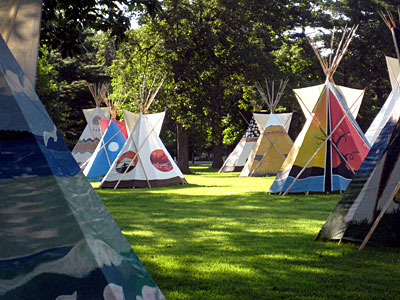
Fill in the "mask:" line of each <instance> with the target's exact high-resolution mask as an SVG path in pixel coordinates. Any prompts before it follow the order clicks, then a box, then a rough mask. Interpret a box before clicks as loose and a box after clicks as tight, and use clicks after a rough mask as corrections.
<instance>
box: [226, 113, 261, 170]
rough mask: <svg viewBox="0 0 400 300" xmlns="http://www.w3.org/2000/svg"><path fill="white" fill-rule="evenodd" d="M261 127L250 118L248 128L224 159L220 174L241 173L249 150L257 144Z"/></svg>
mask: <svg viewBox="0 0 400 300" xmlns="http://www.w3.org/2000/svg"><path fill="white" fill-rule="evenodd" d="M260 130H261V127H259V125H258V124H257V121H256V120H255V119H254V117H253V118H251V120H250V123H249V127H247V130H246V132H245V133H244V135H243V136H242V138H241V139H240V141H239V143H238V144H237V145H236V147H235V149H233V151H232V152H231V154H229V156H228V157H227V158H226V160H225V162H224V164H223V165H222V167H221V169H220V170H219V172H220V173H224V172H240V171H242V169H243V167H244V165H245V164H246V160H247V158H248V157H249V155H250V153H251V150H253V148H254V146H255V145H256V143H257V140H258V137H259V136H260Z"/></svg>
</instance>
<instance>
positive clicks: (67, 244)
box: [0, 36, 165, 300]
mask: <svg viewBox="0 0 400 300" xmlns="http://www.w3.org/2000/svg"><path fill="white" fill-rule="evenodd" d="M0 53H1V55H0V191H1V192H0V245H1V246H0V300H11V299H12V300H25V299H41V300H55V299H74V300H86V299H90V300H94V299H99V300H100V299H101V300H103V299H134V300H137V299H165V298H164V296H163V294H162V293H161V291H160V290H159V288H158V287H157V285H156V284H155V283H154V281H153V280H152V279H151V277H150V276H149V274H148V273H147V271H146V269H145V268H144V266H143V265H142V263H141V262H140V260H139V259H138V258H137V256H136V255H135V253H134V251H133V250H132V248H131V247H130V245H129V243H128V242H127V240H126V239H125V238H124V236H123V235H122V233H121V231H120V229H119V228H118V226H117V224H116V223H115V221H114V220H113V218H112V217H111V215H110V214H109V212H108V211H107V209H106V208H105V206H104V204H103V203H102V202H101V200H100V198H99V197H98V196H97V194H96V192H95V191H94V190H93V189H92V188H91V186H90V184H89V183H88V181H87V179H86V178H85V176H84V175H83V174H82V172H81V171H80V169H79V167H78V165H77V163H76V162H75V160H74V159H73V157H72V155H71V153H70V151H69V150H68V149H67V147H66V145H65V143H64V141H63V139H62V137H61V135H60V133H59V132H58V130H57V128H56V127H55V125H54V123H53V122H52V120H51V119H50V117H49V115H48V114H47V112H46V110H45V108H44V107H43V105H42V103H41V102H40V100H39V98H38V97H37V95H36V94H35V92H34V89H33V88H32V85H31V83H30V81H29V80H28V79H27V77H26V76H25V75H24V73H23V72H22V70H21V68H20V66H19V65H18V63H17V62H16V60H15V59H14V57H13V55H12V54H11V52H10V51H9V49H8V48H7V46H6V44H5V42H4V40H3V39H2V38H1V36H0Z"/></svg>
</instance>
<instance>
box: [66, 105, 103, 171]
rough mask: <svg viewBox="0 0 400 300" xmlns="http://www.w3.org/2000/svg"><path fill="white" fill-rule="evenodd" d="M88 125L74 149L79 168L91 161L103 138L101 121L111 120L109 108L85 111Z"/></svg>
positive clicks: (73, 153) (73, 154)
mask: <svg viewBox="0 0 400 300" xmlns="http://www.w3.org/2000/svg"><path fill="white" fill-rule="evenodd" d="M83 114H84V116H85V119H86V122H87V125H86V127H85V129H84V130H83V132H82V134H81V136H80V137H79V140H78V142H77V143H76V145H75V147H74V149H72V156H73V157H74V158H75V160H76V162H77V163H78V165H79V166H82V165H83V164H84V163H85V162H86V161H88V160H89V159H90V157H91V156H92V154H93V153H94V151H95V150H96V147H97V145H98V144H99V142H100V139H101V136H102V130H101V126H100V119H109V118H110V112H109V110H108V108H107V107H101V108H100V107H96V108H90V109H83Z"/></svg>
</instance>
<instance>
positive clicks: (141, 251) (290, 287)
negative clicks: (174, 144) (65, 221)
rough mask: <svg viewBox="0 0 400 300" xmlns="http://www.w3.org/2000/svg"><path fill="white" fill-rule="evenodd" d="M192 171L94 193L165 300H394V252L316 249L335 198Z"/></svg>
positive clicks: (397, 280) (398, 270) (399, 268)
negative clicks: (175, 181)
mask: <svg viewBox="0 0 400 300" xmlns="http://www.w3.org/2000/svg"><path fill="white" fill-rule="evenodd" d="M191 170H192V172H193V174H192V175H187V176H186V179H187V181H188V182H189V184H188V185H185V186H174V187H167V188H153V189H130V190H127V189H125V190H116V191H114V190H97V191H98V193H99V195H100V197H101V198H102V200H103V201H104V202H105V204H106V206H107V208H108V209H109V210H110V212H111V214H112V215H113V217H114V218H115V220H116V222H117V223H118V224H119V226H120V228H121V230H122V232H123V233H124V234H125V236H126V237H127V239H128V240H129V242H130V243H131V245H132V248H133V249H134V251H135V252H136V254H137V255H138V256H139V258H140V259H141V261H142V262H143V263H144V265H145V266H146V268H147V270H148V271H149V273H150V274H151V276H152V277H153V279H154V280H155V281H156V282H157V284H158V285H159V287H160V288H161V290H162V291H163V293H164V294H165V296H166V298H167V299H169V300H174V299H176V300H178V299H179V300H180V299H182V300H183V299H186V300H196V299H197V300H219V299H221V300H222V299H223V300H233V299H235V300H255V299H257V300H258V299H381V300H383V299H385V300H387V299H400V249H397V248H374V247H367V248H366V249H364V250H363V251H358V246H359V245H355V244H350V243H345V244H340V245H339V244H337V243H333V242H320V241H318V242H315V241H313V239H314V237H315V236H316V234H317V233H318V231H319V230H320V228H321V226H322V225H323V224H324V221H325V219H326V218H327V216H328V215H329V213H330V212H331V211H332V209H333V208H334V206H335V205H336V203H337V201H338V200H339V198H340V195H338V194H335V195H309V196H306V195H291V196H285V197H283V196H276V195H268V194H267V193H266V192H267V190H268V188H269V186H270V185H271V184H272V182H273V178H272V177H269V178H239V177H238V176H239V173H231V174H226V173H225V174H219V173H217V172H216V170H212V169H210V168H209V166H208V165H197V166H193V167H192V168H191Z"/></svg>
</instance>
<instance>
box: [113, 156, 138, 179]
mask: <svg viewBox="0 0 400 300" xmlns="http://www.w3.org/2000/svg"><path fill="white" fill-rule="evenodd" d="M133 158H135V159H134V161H133V162H132V159H133ZM137 163H138V157H137V155H136V153H135V152H133V151H128V152H125V153H124V154H122V155H121V157H120V158H119V159H118V160H117V164H116V166H115V169H116V171H117V172H118V173H121V174H123V173H129V172H130V171H132V170H133V169H134V168H135V167H136V165H137Z"/></svg>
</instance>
